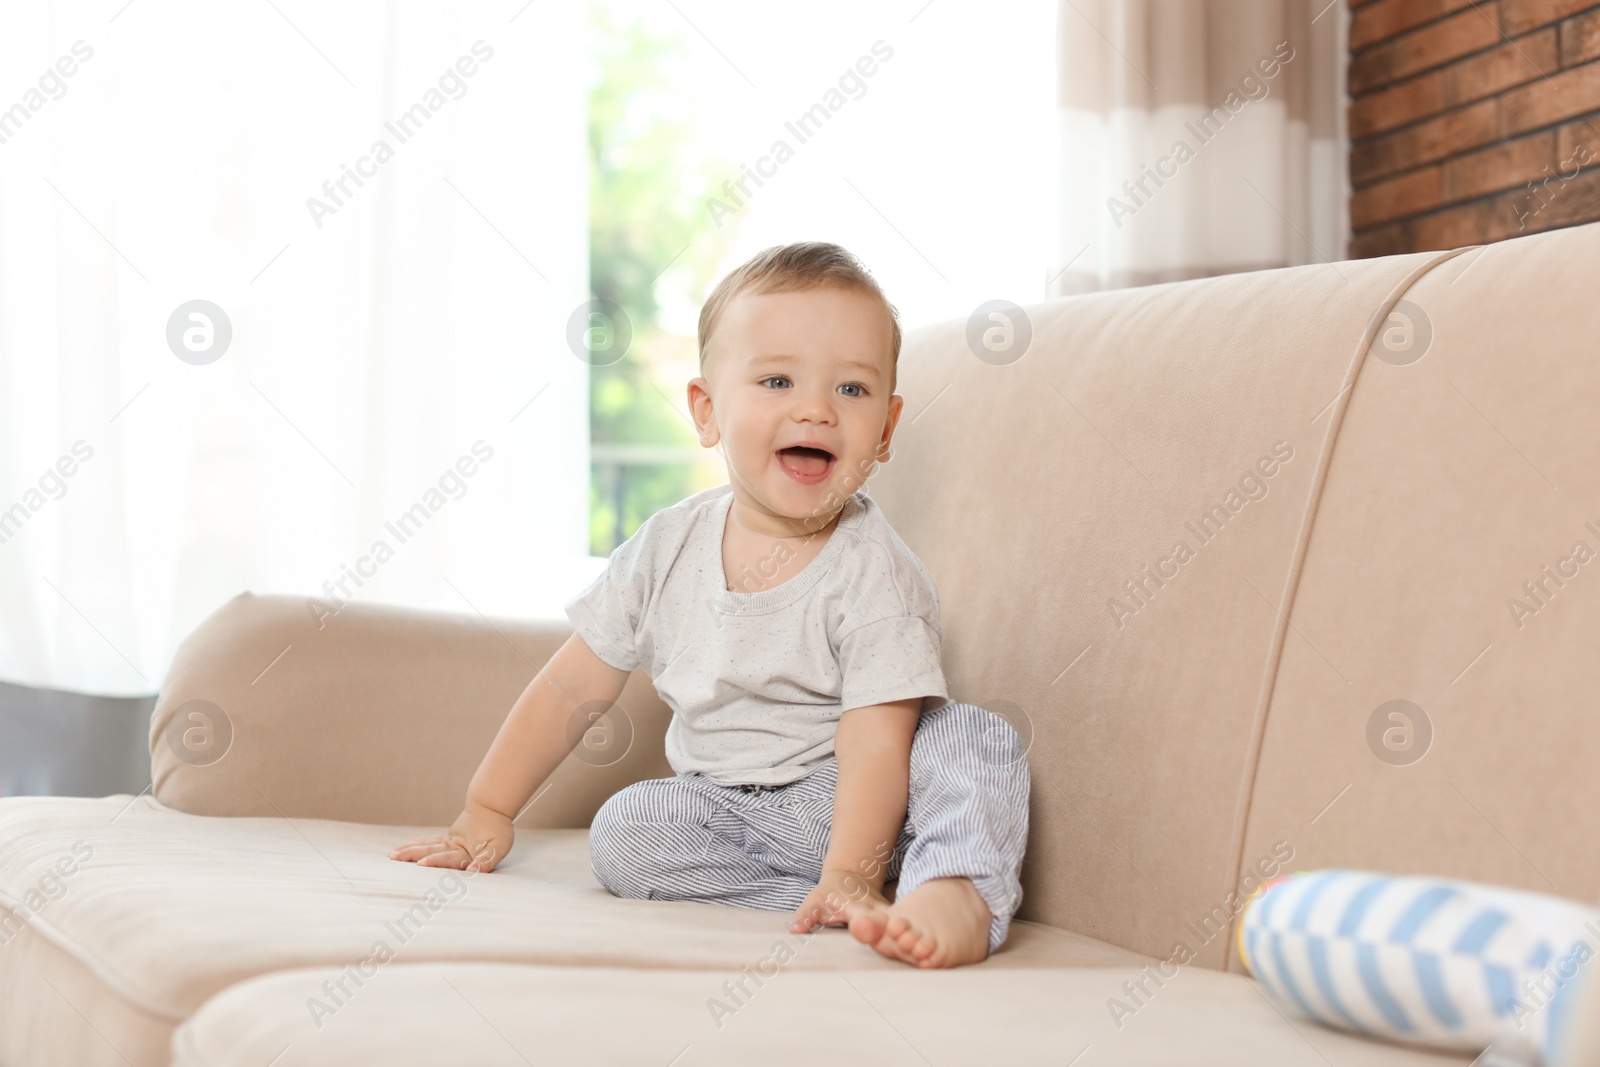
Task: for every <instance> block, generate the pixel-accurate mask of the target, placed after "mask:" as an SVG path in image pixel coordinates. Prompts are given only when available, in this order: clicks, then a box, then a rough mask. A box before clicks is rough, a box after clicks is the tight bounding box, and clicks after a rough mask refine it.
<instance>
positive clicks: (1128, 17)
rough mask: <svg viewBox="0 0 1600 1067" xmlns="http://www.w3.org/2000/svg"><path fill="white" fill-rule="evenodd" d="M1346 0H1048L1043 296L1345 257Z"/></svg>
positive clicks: (1347, 197) (1347, 201)
mask: <svg viewBox="0 0 1600 1067" xmlns="http://www.w3.org/2000/svg"><path fill="white" fill-rule="evenodd" d="M1347 18H1348V9H1347V5H1346V0H1333V2H1332V3H1330V2H1329V0H1060V9H1059V13H1058V18H1057V57H1058V64H1057V66H1058V72H1059V81H1058V87H1059V91H1058V104H1059V118H1060V137H1061V156H1060V166H1061V171H1060V181H1059V187H1060V191H1061V192H1060V201H1059V209H1060V210H1059V216H1058V222H1059V229H1058V239H1057V242H1056V245H1057V259H1056V264H1055V266H1054V267H1053V269H1052V273H1053V275H1054V277H1053V278H1052V280H1051V285H1050V292H1051V294H1052V295H1060V294H1064V293H1075V292H1085V291H1089V290H1094V289H1112V288H1121V287H1124V286H1131V285H1148V284H1151V283H1154V282H1165V281H1175V280H1178V279H1183V278H1196V277H1204V276H1207V275H1213V274H1226V273H1230V272H1234V271H1245V270H1260V269H1263V268H1268V267H1281V266H1291V265H1296V264H1303V263H1320V262H1326V261H1329V260H1339V259H1343V258H1345V246H1346V243H1347V239H1348V238H1347V234H1348V231H1349V223H1348V218H1349V211H1348V203H1349V194H1348V180H1347V172H1348V171H1347V162H1346V160H1347V151H1346V145H1347V137H1346V134H1345V122H1344V115H1345V107H1346V102H1345V91H1344V78H1345V73H1344V72H1345V64H1344V54H1345V41H1346V29H1345V21H1346V19H1347Z"/></svg>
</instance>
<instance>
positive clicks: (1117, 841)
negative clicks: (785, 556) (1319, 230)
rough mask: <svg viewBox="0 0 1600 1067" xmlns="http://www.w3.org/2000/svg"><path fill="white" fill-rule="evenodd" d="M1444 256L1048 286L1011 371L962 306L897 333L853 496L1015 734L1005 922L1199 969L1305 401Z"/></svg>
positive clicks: (1317, 453)
mask: <svg viewBox="0 0 1600 1067" xmlns="http://www.w3.org/2000/svg"><path fill="white" fill-rule="evenodd" d="M1597 234H1600V231H1591V234H1590V244H1591V246H1592V245H1593V244H1594V240H1593V239H1594V237H1595V236H1596V235H1597ZM1443 255H1448V253H1445V254H1443ZM1440 256H1441V254H1439V253H1426V254H1419V255H1410V256H1395V257H1389V258H1385V259H1379V260H1369V261H1364V262H1354V263H1339V264H1337V265H1322V266H1311V267H1295V268H1291V269H1287V270H1275V271H1263V272H1260V273H1255V274H1241V275H1230V276H1228V277H1223V278H1214V279H1204V280H1199V281H1193V282H1183V283H1176V284H1172V285H1163V286H1157V287H1155V288H1151V289H1139V290H1130V291H1123V292H1114V293H1103V294H1091V295H1087V296H1081V297H1072V298H1068V299H1065V300H1058V301H1054V302H1051V303H1048V304H1045V305H1042V306H1039V307H1036V308H1032V309H1030V310H1029V315H1030V316H1031V318H1032V327H1033V344H1032V348H1031V349H1030V350H1029V351H1028V353H1027V354H1026V355H1024V356H1023V357H1022V358H1021V359H1020V360H1019V361H1017V362H1015V363H1013V364H1011V365H1009V366H994V365H991V364H989V363H986V362H984V361H982V360H980V359H978V358H977V357H975V356H974V355H973V353H972V351H971V350H970V349H969V348H968V346H967V341H966V337H965V329H966V324H965V323H964V322H951V323H946V324H943V325H942V326H937V327H932V328H928V329H925V330H922V331H919V332H917V333H915V334H914V335H913V341H912V343H911V355H910V358H904V359H903V360H902V365H901V368H900V392H901V393H902V394H904V395H905V397H906V414H905V415H904V416H902V419H901V427H900V430H899V431H898V432H897V434H896V438H895V450H894V452H895V454H894V457H893V459H892V460H891V461H890V462H889V463H888V464H887V465H886V466H885V467H884V469H883V472H882V474H881V475H880V476H879V477H878V478H875V479H874V480H873V481H872V482H871V483H870V485H869V491H870V492H872V493H873V495H874V496H875V497H876V498H877V499H878V501H879V502H880V503H881V504H882V505H883V509H884V511H885V513H886V514H887V515H888V517H889V521H890V522H891V523H892V524H893V525H894V527H895V529H896V530H897V531H899V533H900V536H901V537H902V538H904V539H905V541H906V543H907V544H908V545H909V546H910V547H911V549H912V551H914V552H916V553H917V554H918V555H919V556H920V557H921V558H922V560H923V562H924V563H926V564H927V566H928V568H929V569H930V570H931V571H932V572H933V576H934V579H935V581H936V582H937V583H938V586H939V598H940V613H941V619H942V622H943V636H944V666H945V673H946V676H947V678H948V680H949V685H950V692H951V694H952V696H953V697H954V698H955V699H959V700H966V701H971V702H973V703H976V704H981V705H984V706H986V707H990V708H991V709H992V710H994V711H996V712H997V713H999V714H1001V715H1004V716H1005V717H1007V718H1008V719H1010V720H1011V722H1012V725H1013V726H1016V727H1017V728H1018V729H1019V730H1022V731H1024V732H1025V733H1031V735H1032V738H1033V742H1032V748H1031V750H1030V752H1029V761H1030V767H1031V769H1032V771H1033V807H1032V825H1031V827H1030V835H1029V841H1028V859H1027V865H1026V867H1025V869H1024V878H1023V887H1024V891H1025V894H1026V895H1025V897H1024V899H1023V903H1022V909H1021V911H1020V912H1019V914H1020V915H1021V917H1023V918H1027V919H1034V920H1037V921H1040V922H1045V923H1049V924H1051V925H1053V926H1060V927H1064V928H1066V929H1070V930H1076V931H1078V932H1079V933H1083V934H1087V935H1089V936H1091V937H1096V938H1100V939H1102V940H1105V941H1110V942H1112V943H1114V944H1119V945H1124V946H1126V947H1128V948H1131V949H1133V950H1135V951H1137V952H1143V953H1146V954H1150V955H1156V956H1163V957H1165V956H1167V955H1168V954H1170V953H1171V951H1172V948H1173V945H1174V943H1175V942H1176V941H1178V940H1179V939H1182V940H1183V941H1185V942H1186V943H1187V944H1188V945H1189V947H1190V948H1191V949H1192V950H1194V951H1195V952H1196V953H1197V955H1198V957H1199V960H1200V961H1201V962H1202V963H1203V964H1204V965H1206V966H1211V967H1220V966H1222V963H1223V959H1224V955H1223V953H1224V942H1225V940H1226V939H1225V938H1223V937H1220V936H1219V937H1213V938H1211V939H1210V940H1209V941H1205V942H1204V943H1197V941H1198V940H1199V939H1197V938H1196V937H1195V936H1194V935H1193V934H1192V933H1190V932H1189V929H1188V925H1187V924H1190V923H1196V924H1198V923H1200V922H1201V920H1202V919H1203V918H1204V917H1205V916H1207V915H1208V914H1212V913H1213V912H1214V910H1215V909H1217V908H1219V907H1222V906H1223V905H1224V903H1225V901H1226V899H1227V895H1228V893H1229V892H1231V891H1233V890H1234V888H1235V886H1236V884H1237V882H1236V878H1237V875H1236V869H1237V866H1238V864H1239V863H1240V862H1241V860H1240V857H1239V856H1238V847H1239V842H1240V840H1241V835H1242V833H1243V820H1244V814H1245V810H1246V805H1247V804H1248V802H1249V793H1250V776H1249V772H1250V769H1251V768H1252V766H1253V763H1254V759H1253V754H1252V748H1253V745H1254V738H1255V736H1256V733H1257V731H1258V730H1259V729H1260V724H1261V722H1262V719H1263V717H1264V715H1265V702H1266V699H1267V696H1268V693H1269V689H1268V685H1269V683H1270V681H1271V675H1270V669H1271V665H1272V664H1273V663H1274V661H1275V659H1276V652H1277V648H1278V646H1279V644H1280V643H1281V642H1282V640H1283V637H1284V627H1283V625H1282V619H1281V617H1280V616H1279V614H1278V612H1277V610H1276V609H1277V607H1278V606H1279V605H1281V604H1283V602H1284V600H1285V597H1286V595H1287V588H1286V587H1287V585H1288V583H1289V579H1290V575H1291V565H1292V563H1293V561H1294V559H1295V553H1296V551H1297V547H1298V545H1299V543H1300V537H1301V534H1302V532H1303V531H1304V530H1305V528H1306V526H1307V524H1308V523H1309V522H1310V521H1311V515H1310V509H1311V506H1312V500H1311V497H1312V491H1313V487H1314V486H1315V484H1316V475H1317V472H1318V470H1319V465H1320V464H1321V463H1322V462H1323V461H1324V458H1325V456H1326V452H1327V449H1328V441H1327V436H1328V429H1329V422H1328V414H1327V413H1326V412H1325V411H1324V409H1325V408H1327V406H1328V405H1329V403H1330V402H1332V401H1333V400H1334V398H1335V397H1337V396H1339V395H1340V390H1341V389H1342V388H1343V386H1344V385H1345V383H1346V380H1347V376H1348V375H1349V374H1350V373H1351V372H1352V368H1353V367H1354V366H1355V365H1356V364H1357V363H1358V360H1359V357H1360V355H1361V353H1362V352H1363V351H1364V349H1365V346H1366V343H1367V340H1368V337H1369V333H1370V329H1371V327H1372V326H1374V325H1375V323H1374V321H1373V316H1374V314H1375V313H1376V312H1377V311H1378V310H1379V308H1380V307H1382V306H1384V304H1385V303H1386V301H1388V300H1390V299H1392V298H1393V297H1395V296H1396V295H1397V294H1399V293H1400V292H1403V291H1404V290H1405V289H1406V288H1407V287H1408V286H1409V285H1410V284H1411V282H1412V280H1413V279H1415V278H1416V277H1417V276H1418V275H1420V274H1422V273H1423V272H1425V271H1426V270H1428V269H1429V267H1430V265H1431V264H1433V263H1435V262H1436V261H1437V260H1438V259H1439V258H1440ZM1489 279H1490V275H1489V274H1488V273H1487V272H1486V273H1485V275H1484V276H1482V278H1481V279H1480V281H1481V282H1483V283H1487V282H1488V281H1489ZM1319 412H1323V413H1322V414H1321V416H1320V418H1319V417H1317V416H1318V413H1319ZM1280 441H1282V442H1285V443H1286V444H1287V446H1288V447H1290V448H1292V449H1293V458H1292V459H1291V460H1290V461H1289V462H1288V463H1287V464H1282V465H1280V466H1279V467H1278V468H1277V469H1276V473H1275V474H1274V475H1273V477H1271V478H1262V479H1261V482H1262V483H1263V484H1264V485H1265V486H1266V487H1267V489H1268V492H1267V495H1266V496H1265V497H1264V498H1263V499H1260V500H1255V501H1249V502H1247V503H1244V505H1243V507H1242V508H1241V509H1240V510H1239V511H1238V513H1237V514H1235V515H1232V516H1231V518H1230V519H1229V520H1228V521H1227V522H1226V524H1225V525H1223V526H1222V528H1221V531H1220V532H1219V533H1217V534H1216V535H1215V536H1214V538H1213V539H1212V540H1211V541H1210V542H1209V543H1204V544H1202V543H1201V542H1200V540H1199V538H1198V537H1196V536H1195V534H1194V533H1192V532H1191V531H1190V530H1189V528H1188V526H1186V523H1194V524H1198V523H1199V520H1200V518H1201V516H1202V515H1203V514H1204V513H1205V512H1206V510H1207V509H1208V508H1209V507H1210V506H1211V505H1213V504H1217V503H1219V502H1223V501H1225V498H1226V494H1227V493H1228V491H1229V490H1230V489H1233V490H1237V488H1238V486H1239V483H1240V479H1241V478H1242V477H1244V476H1245V475H1247V474H1250V473H1252V472H1253V471H1255V465H1256V463H1257V462H1258V460H1260V459H1261V458H1262V457H1268V458H1271V456H1272V449H1273V446H1274V444H1275V443H1277V442H1280ZM1241 499H1243V498H1242V494H1241ZM1179 540H1183V541H1187V542H1188V543H1189V545H1190V547H1191V549H1192V550H1193V552H1194V558H1192V559H1190V560H1189V561H1188V562H1186V563H1182V564H1181V565H1176V574H1175V576H1173V577H1172V578H1170V579H1169V580H1167V581H1166V584H1165V585H1164V586H1162V587H1159V588H1157V587H1155V585H1154V583H1153V582H1152V583H1150V588H1151V590H1152V591H1153V596H1151V597H1149V598H1148V599H1149V603H1148V605H1147V606H1145V607H1143V608H1141V609H1140V610H1139V612H1138V614H1136V615H1131V616H1128V617H1126V618H1123V619H1122V620H1121V625H1120V626H1119V625H1118V623H1117V621H1116V620H1115V619H1114V618H1113V616H1112V614H1111V611H1110V609H1109V608H1108V603H1109V602H1110V601H1111V600H1112V599H1113V598H1118V599H1120V600H1123V601H1125V602H1127V603H1128V604H1129V605H1130V606H1133V605H1136V604H1137V603H1138V602H1137V601H1136V600H1134V599H1133V598H1132V597H1131V596H1129V594H1128V593H1127V592H1126V590H1125V589H1124V588H1123V587H1122V583H1123V582H1124V581H1129V582H1137V581H1139V580H1141V579H1142V578H1143V568H1144V567H1146V566H1147V565H1148V566H1150V567H1152V568H1155V567H1156V565H1157V561H1158V560H1159V559H1161V558H1162V557H1166V556H1168V555H1169V554H1170V553H1171V552H1172V550H1173V546H1174V544H1175V543H1176V542H1177V541H1179ZM1173 569H1174V565H1173V564H1169V565H1167V570H1168V571H1169V573H1170V572H1171V571H1172V570H1173ZM1312 758H1315V757H1314V756H1313V757H1312ZM1313 813H1314V812H1313ZM1268 847H1270V842H1269V843H1268ZM1265 854H1266V851H1264V848H1263V846H1260V845H1258V846H1256V847H1255V850H1254V851H1251V852H1250V853H1249V854H1248V855H1247V856H1245V857H1244V859H1243V862H1245V863H1247V864H1254V863H1255V862H1256V861H1258V860H1259V859H1261V858H1262V856H1263V855H1265ZM1214 928H1215V927H1213V929H1214Z"/></svg>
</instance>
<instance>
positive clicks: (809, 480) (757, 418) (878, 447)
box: [689, 286, 905, 525]
mask: <svg viewBox="0 0 1600 1067" xmlns="http://www.w3.org/2000/svg"><path fill="white" fill-rule="evenodd" d="M891 330H892V326H891V323H890V320H889V314H888V312H887V311H886V310H885V309H884V307H883V305H882V304H881V303H879V302H878V301H877V300H875V299H873V298H872V297H871V296H869V295H867V294H865V293H858V292H855V291H853V290H849V289H842V288H836V287H831V286H830V287H824V288H821V289H811V290H806V291H794V292H784V293H763V294H752V293H748V292H746V293H741V294H739V295H738V296H737V297H735V298H734V299H733V300H732V301H731V302H730V303H729V304H728V306H727V307H726V308H725V309H724V310H723V315H722V320H721V321H720V322H719V323H718V324H717V329H716V332H715V333H713V334H712V337H711V344H710V346H709V348H708V350H707V356H706V377H703V378H695V379H694V380H693V381H691V382H690V383H689V407H690V409H691V410H692V411H693V412H694V415H695V422H696V425H697V427H698V429H699V431H700V442H701V444H703V445H705V446H707V447H712V446H714V445H716V444H718V442H719V441H720V442H721V444H722V446H723V447H722V450H723V454H724V456H725V457H726V459H727V462H728V480H729V482H731V483H732V485H733V487H734V491H735V494H736V498H737V499H739V500H740V501H742V502H744V503H745V504H746V505H749V506H754V507H756V508H758V509H760V510H763V511H766V512H769V513H771V514H773V515H781V516H786V517H789V518H793V519H804V518H807V517H810V516H818V517H820V518H821V520H822V523H821V524H825V523H826V522H827V521H829V520H831V519H832V517H833V516H834V515H835V514H837V513H838V511H839V509H840V508H842V507H843V506H844V501H845V499H846V498H847V497H848V496H849V495H850V494H851V493H853V492H855V491H856V490H857V489H859V488H860V487H861V485H862V483H864V482H865V481H866V480H867V476H868V475H869V474H871V473H872V470H873V467H874V465H875V464H876V463H877V462H878V461H880V460H881V459H882V457H883V456H885V455H887V453H888V449H887V446H888V444H889V439H890V437H891V436H892V435H893V433H894V427H895V423H896V422H897V421H899V418H900V409H901V406H902V405H903V404H904V402H905V401H904V399H903V398H902V397H900V396H898V395H891V393H890V391H889V386H890V374H891V371H892V369H893V353H892V352H891V351H890V346H891V345H892V344H893V334H892V332H891ZM800 445H811V446H814V448H815V449H817V450H819V451H812V450H808V449H805V448H796V447H793V446H800ZM821 524H819V525H821Z"/></svg>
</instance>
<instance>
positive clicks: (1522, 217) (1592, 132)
mask: <svg viewBox="0 0 1600 1067" xmlns="http://www.w3.org/2000/svg"><path fill="white" fill-rule="evenodd" d="M1349 2H1350V6H1351V8H1352V9H1353V10H1352V18H1351V22H1350V73H1349V79H1350V82H1349V84H1350V101H1351V103H1350V185H1351V189H1352V195H1351V200H1350V228H1351V241H1350V255H1351V256H1355V257H1361V256H1381V255H1388V254H1391V253H1395V252H1419V251H1425V250H1429V249H1438V248H1457V247H1460V246H1461V245H1470V244H1482V243H1484V242H1487V241H1499V240H1503V239H1505V238H1507V237H1516V236H1518V235H1519V234H1524V233H1533V232H1536V231H1538V230H1548V229H1554V228H1556V227H1560V226H1571V225H1574V224H1576V223H1580V222H1589V221H1593V220H1595V219H1600V2H1597V0H1349Z"/></svg>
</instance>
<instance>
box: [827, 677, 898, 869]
mask: <svg viewBox="0 0 1600 1067" xmlns="http://www.w3.org/2000/svg"><path fill="white" fill-rule="evenodd" d="M921 711H922V698H921V697H913V698H911V699H909V700H895V701H891V702H889V703H886V704H873V705H869V706H867V707H863V708H852V709H851V710H849V711H847V712H845V713H844V714H843V715H841V716H840V717H839V726H838V729H837V731H836V732H835V734H834V738H833V751H834V757H835V758H836V759H837V760H838V761H839V783H838V786H837V788H836V790H835V792H834V798H833V830H832V833H831V835H830V837H829V840H828V853H827V855H826V856H824V857H823V860H822V872H823V877H824V879H828V878H830V876H831V877H834V878H841V877H843V876H844V875H845V874H846V873H850V874H854V875H855V876H856V877H858V878H860V879H862V880H863V881H865V882H866V883H868V885H870V886H871V888H872V890H873V892H874V893H876V894H878V895H882V892H883V883H884V881H885V880H886V878H887V876H888V862H889V855H890V853H892V852H893V851H894V846H895V842H896V841H898V840H899V839H900V830H901V828H902V827H904V826H905V821H906V804H907V800H908V796H909V791H910V782H911V738H912V735H913V734H915V733H916V732H917V720H918V717H919V716H920V714H921ZM849 881H850V882H854V879H849Z"/></svg>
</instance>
